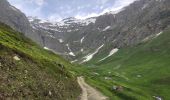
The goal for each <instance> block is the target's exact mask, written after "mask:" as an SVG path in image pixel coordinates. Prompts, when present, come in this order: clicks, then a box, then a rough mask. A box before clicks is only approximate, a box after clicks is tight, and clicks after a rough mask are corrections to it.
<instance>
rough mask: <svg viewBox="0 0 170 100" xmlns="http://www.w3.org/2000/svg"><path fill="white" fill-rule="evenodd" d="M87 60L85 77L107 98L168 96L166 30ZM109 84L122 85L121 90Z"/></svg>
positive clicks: (149, 99)
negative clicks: (101, 57)
mask: <svg viewBox="0 0 170 100" xmlns="http://www.w3.org/2000/svg"><path fill="white" fill-rule="evenodd" d="M101 56H102V55H101ZM91 63H92V64H89V65H88V66H89V67H87V68H86V70H87V71H86V72H85V73H84V75H85V76H87V81H88V82H89V83H90V84H91V85H93V86H95V87H97V88H98V89H100V90H101V91H102V92H103V93H104V94H105V95H107V96H109V97H110V98H111V100H112V99H114V100H155V98H154V97H153V96H157V97H161V98H163V100H170V94H169V93H170V30H167V31H166V32H164V33H163V34H161V35H160V36H159V37H156V38H154V39H152V40H149V41H147V42H142V43H140V44H139V45H137V46H135V47H127V48H124V49H120V50H119V52H117V53H116V54H114V55H113V56H111V57H109V58H108V59H106V60H104V61H102V62H98V58H96V59H93V60H92V61H91ZM94 73H98V75H97V74H94ZM105 78H109V79H105ZM113 86H123V91H116V90H112V87H113Z"/></svg>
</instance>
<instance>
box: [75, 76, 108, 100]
mask: <svg viewBox="0 0 170 100" xmlns="http://www.w3.org/2000/svg"><path fill="white" fill-rule="evenodd" d="M77 81H78V83H79V85H80V87H81V89H82V94H81V96H80V100H108V99H107V97H106V96H104V95H103V94H101V93H100V92H99V91H97V90H96V89H94V88H93V87H91V86H90V85H88V84H87V83H86V82H85V81H84V78H83V77H78V78H77Z"/></svg>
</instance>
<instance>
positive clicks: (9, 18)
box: [0, 0, 42, 44]
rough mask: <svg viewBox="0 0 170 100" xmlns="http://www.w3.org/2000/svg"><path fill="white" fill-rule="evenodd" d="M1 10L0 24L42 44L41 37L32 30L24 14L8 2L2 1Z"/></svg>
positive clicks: (0, 0) (0, 3)
mask: <svg viewBox="0 0 170 100" xmlns="http://www.w3.org/2000/svg"><path fill="white" fill-rule="evenodd" d="M0 8H1V9H0V22H3V23H5V24H7V25H9V26H10V27H12V28H13V29H15V30H17V31H19V32H22V33H24V35H25V36H27V37H29V38H31V39H32V40H34V41H35V42H37V43H39V44H40V43H41V41H42V40H41V37H40V35H38V33H36V32H35V31H34V30H33V29H32V27H31V26H30V23H29V21H28V19H27V17H26V16H25V14H24V13H22V12H21V11H20V10H19V9H17V8H15V7H14V6H12V5H10V4H9V2H8V1H7V0H0Z"/></svg>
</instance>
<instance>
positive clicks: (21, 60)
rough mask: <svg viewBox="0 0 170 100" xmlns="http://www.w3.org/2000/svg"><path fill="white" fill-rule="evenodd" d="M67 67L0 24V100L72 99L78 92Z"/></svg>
mask: <svg viewBox="0 0 170 100" xmlns="http://www.w3.org/2000/svg"><path fill="white" fill-rule="evenodd" d="M71 66H72V65H70V64H69V63H68V62H67V61H65V60H64V59H62V58H61V57H59V56H57V55H55V54H54V53H52V52H50V51H47V50H44V49H42V48H40V47H39V46H38V45H36V44H35V43H34V42H32V41H30V40H29V39H27V38H25V37H24V36H23V34H21V33H19V32H17V31H14V30H13V29H11V28H10V27H8V26H6V25H5V24H2V23H0V69H1V70H0V99H6V98H8V99H58V100H68V99H69V100H70V99H71V100H72V99H73V100H75V98H77V97H78V95H79V92H80V90H79V87H78V85H77V82H76V78H75V76H74V74H73V73H72V72H71V71H70V69H71Z"/></svg>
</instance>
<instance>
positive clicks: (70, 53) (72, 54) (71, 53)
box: [66, 44, 76, 56]
mask: <svg viewBox="0 0 170 100" xmlns="http://www.w3.org/2000/svg"><path fill="white" fill-rule="evenodd" d="M66 46H67V48H68V50H69V51H70V52H69V53H68V54H69V55H71V56H76V55H75V54H74V53H73V52H72V50H71V49H70V47H69V45H68V44H66Z"/></svg>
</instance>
